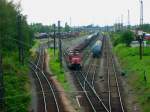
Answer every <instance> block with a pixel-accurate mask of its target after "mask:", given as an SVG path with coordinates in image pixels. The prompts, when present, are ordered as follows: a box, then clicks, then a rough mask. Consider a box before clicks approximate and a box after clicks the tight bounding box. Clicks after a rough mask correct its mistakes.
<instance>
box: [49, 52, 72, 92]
mask: <svg viewBox="0 0 150 112" xmlns="http://www.w3.org/2000/svg"><path fill="white" fill-rule="evenodd" d="M48 52H49V55H50V62H49V67H50V70H51V71H52V73H53V75H54V76H56V79H57V80H58V81H59V82H60V83H61V85H62V86H63V88H64V89H65V90H66V91H69V90H70V89H71V88H70V86H69V83H68V82H67V79H66V76H65V71H64V69H63V68H61V67H60V62H59V59H58V50H56V56H54V55H53V52H54V51H53V49H49V50H48Z"/></svg>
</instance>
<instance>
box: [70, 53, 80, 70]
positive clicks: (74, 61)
mask: <svg viewBox="0 0 150 112" xmlns="http://www.w3.org/2000/svg"><path fill="white" fill-rule="evenodd" d="M81 60H82V54H81V53H80V52H79V51H78V50H70V51H69V52H68V56H67V63H68V67H69V68H76V69H80V68H81Z"/></svg>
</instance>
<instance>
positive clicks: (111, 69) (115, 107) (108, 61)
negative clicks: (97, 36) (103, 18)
mask: <svg viewBox="0 0 150 112" xmlns="http://www.w3.org/2000/svg"><path fill="white" fill-rule="evenodd" d="M103 42H104V50H105V51H104V55H103V57H104V60H105V65H104V66H105V75H106V77H107V91H108V94H107V97H108V100H107V101H108V105H109V107H108V108H109V111H110V112H125V109H124V106H123V101H122V96H121V92H120V85H119V81H118V72H117V68H116V66H115V61H114V58H113V54H112V51H111V49H110V44H109V40H108V38H107V37H105V38H104V41H103Z"/></svg>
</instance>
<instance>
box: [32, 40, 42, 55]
mask: <svg viewBox="0 0 150 112" xmlns="http://www.w3.org/2000/svg"><path fill="white" fill-rule="evenodd" d="M39 46H40V40H38V39H35V40H34V45H33V47H32V48H31V49H30V53H31V57H36V56H35V55H36V50H37V48H39Z"/></svg>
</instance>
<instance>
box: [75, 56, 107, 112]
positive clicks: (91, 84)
mask: <svg viewBox="0 0 150 112" xmlns="http://www.w3.org/2000/svg"><path fill="white" fill-rule="evenodd" d="M89 57H90V59H89V64H88V66H86V65H84V66H83V67H84V68H83V69H82V71H73V75H74V76H75V78H76V82H77V83H78V85H79V87H80V89H81V90H82V91H84V97H85V98H86V101H87V102H88V104H87V105H89V108H88V109H87V110H86V112H87V111H88V112H109V109H108V105H107V104H105V102H104V101H103V98H102V97H101V95H100V94H99V93H98V92H97V91H96V89H95V86H96V85H95V77H96V75H97V71H98V65H99V63H100V61H99V59H96V58H92V56H91V55H89Z"/></svg>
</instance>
